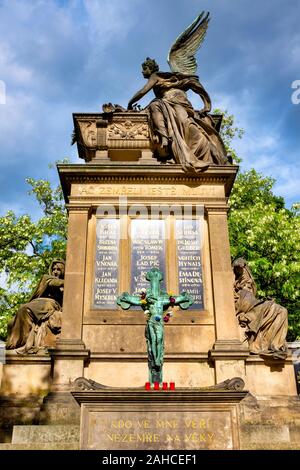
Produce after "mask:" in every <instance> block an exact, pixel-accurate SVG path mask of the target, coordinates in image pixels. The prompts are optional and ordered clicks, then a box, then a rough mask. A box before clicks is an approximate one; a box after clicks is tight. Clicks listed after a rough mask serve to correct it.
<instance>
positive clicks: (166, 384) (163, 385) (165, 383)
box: [162, 382, 168, 390]
mask: <svg viewBox="0 0 300 470" xmlns="http://www.w3.org/2000/svg"><path fill="white" fill-rule="evenodd" d="M162 389H163V390H168V383H167V382H163V384H162Z"/></svg>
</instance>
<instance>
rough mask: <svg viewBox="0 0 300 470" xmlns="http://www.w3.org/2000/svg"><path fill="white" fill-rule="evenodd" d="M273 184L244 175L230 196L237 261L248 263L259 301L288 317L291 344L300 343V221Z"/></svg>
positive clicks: (254, 175)
mask: <svg viewBox="0 0 300 470" xmlns="http://www.w3.org/2000/svg"><path fill="white" fill-rule="evenodd" d="M274 182H275V181H274V179H272V178H269V177H265V176H263V175H261V174H259V173H257V172H256V171H255V170H250V171H247V172H245V173H240V174H239V175H238V177H237V180H236V182H235V184H234V188H233V191H232V194H231V196H230V207H231V209H230V213H229V234H230V245H231V253H232V258H233V259H235V258H238V257H243V258H245V259H246V260H247V262H248V264H249V267H250V269H251V271H252V274H253V276H254V278H255V281H256V283H257V286H258V296H259V297H261V298H273V299H274V300H275V301H276V302H277V303H279V304H280V305H283V306H284V307H286V308H287V309H288V312H289V335H288V339H289V340H294V339H296V338H297V337H298V338H300V300H299V299H300V250H299V249H300V217H299V213H298V210H297V205H295V207H293V208H292V209H291V210H288V209H286V208H285V207H284V200H283V198H282V197H278V196H275V195H274V194H273V192H272V187H273V185H274Z"/></svg>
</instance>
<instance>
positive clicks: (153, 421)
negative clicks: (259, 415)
mask: <svg viewBox="0 0 300 470" xmlns="http://www.w3.org/2000/svg"><path fill="white" fill-rule="evenodd" d="M72 394H73V396H74V397H75V399H76V400H77V401H78V403H80V404H81V423H80V448H81V449H86V450H87V449H89V450H138V449H139V450H173V449H181V450H184V449H186V450H189V449H191V450H192V449H194V450H195V449H219V450H221V449H239V448H240V443H239V431H238V429H239V418H238V414H237V404H238V403H239V402H240V401H241V400H242V399H243V398H244V397H245V395H246V394H247V392H242V391H225V390H223V391H215V390H214V391H201V390H195V389H194V390H191V389H177V390H175V391H162V390H159V391H154V390H151V391H145V390H143V389H142V390H139V389H110V388H107V389H102V390H97V391H94V390H87V391H76V392H72Z"/></svg>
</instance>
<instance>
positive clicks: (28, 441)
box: [11, 424, 80, 448]
mask: <svg viewBox="0 0 300 470" xmlns="http://www.w3.org/2000/svg"><path fill="white" fill-rule="evenodd" d="M79 432H80V429H79V426H76V425H59V424H57V425H46V424H42V425H36V426H32V425H27V426H14V428H13V434H12V441H11V445H18V446H20V445H21V446H23V445H25V446H27V445H29V446H31V447H32V446H35V445H37V446H44V445H47V446H49V445H51V448H58V446H63V448H65V446H70V445H71V446H75V447H76V446H77V448H78V447H79Z"/></svg>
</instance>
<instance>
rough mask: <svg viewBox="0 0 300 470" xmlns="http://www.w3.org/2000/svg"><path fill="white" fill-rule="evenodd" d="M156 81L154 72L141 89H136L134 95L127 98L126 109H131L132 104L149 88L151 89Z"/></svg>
mask: <svg viewBox="0 0 300 470" xmlns="http://www.w3.org/2000/svg"><path fill="white" fill-rule="evenodd" d="M156 82H157V76H156V75H155V74H153V75H151V77H150V78H149V80H148V82H147V83H146V85H145V86H144V87H143V88H142V89H141V90H139V91H137V92H136V93H135V95H133V97H132V98H131V99H130V100H129V102H128V106H127V109H132V105H133V104H134V103H136V102H137V101H139V100H140V99H141V98H143V96H145V95H146V94H147V93H148V92H149V91H150V90H152V88H153V87H154V85H155V83H156Z"/></svg>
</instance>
